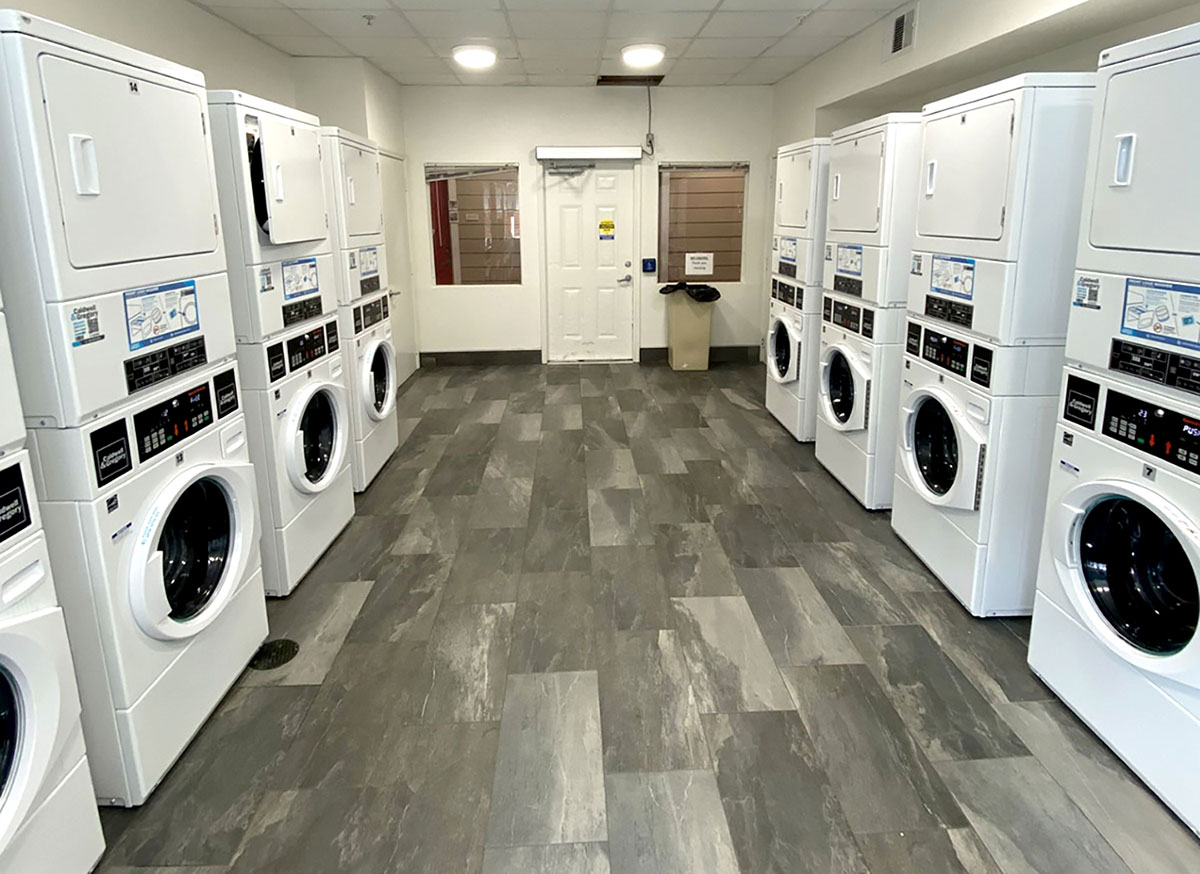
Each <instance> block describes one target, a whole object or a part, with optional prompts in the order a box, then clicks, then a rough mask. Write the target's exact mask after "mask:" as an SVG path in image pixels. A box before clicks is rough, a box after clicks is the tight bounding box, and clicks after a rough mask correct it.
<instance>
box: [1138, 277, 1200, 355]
mask: <svg viewBox="0 0 1200 874" xmlns="http://www.w3.org/2000/svg"><path fill="white" fill-rule="evenodd" d="M1121 333H1122V334H1125V335H1126V336H1129V337H1144V338H1146V339H1147V340H1157V341H1158V342H1160V343H1170V344H1171V345H1172V346H1182V347H1184V348H1185V349H1200V286H1195V285H1181V284H1179V283H1175V282H1158V281H1156V280H1153V279H1127V280H1125V306H1124V308H1123V312H1122V316H1121Z"/></svg>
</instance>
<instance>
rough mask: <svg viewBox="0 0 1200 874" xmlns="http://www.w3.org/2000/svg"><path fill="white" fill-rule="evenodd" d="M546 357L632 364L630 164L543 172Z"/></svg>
mask: <svg viewBox="0 0 1200 874" xmlns="http://www.w3.org/2000/svg"><path fill="white" fill-rule="evenodd" d="M543 173H544V179H545V197H546V237H547V246H546V277H547V294H548V296H549V300H548V307H547V309H548V323H549V346H548V349H547V358H548V359H549V360H550V361H597V360H599V361H632V360H633V293H634V292H633V289H634V276H635V275H636V272H635V270H634V265H633V258H634V227H633V215H634V213H633V204H634V180H633V174H634V165H633V163H632V162H623V161H613V162H600V163H598V164H597V166H595V167H593V168H589V169H584V170H582V171H581V172H575V171H574V170H572V172H571V173H569V174H558V173H554V172H551V170H550V169H549V168H547V169H546V170H544V171H543Z"/></svg>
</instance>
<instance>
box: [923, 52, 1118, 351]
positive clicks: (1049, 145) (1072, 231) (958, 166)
mask: <svg viewBox="0 0 1200 874" xmlns="http://www.w3.org/2000/svg"><path fill="white" fill-rule="evenodd" d="M1094 82H1095V75H1094V74H1092V73H1028V74H1025V75H1022V76H1014V77H1012V78H1010V79H1004V80H1002V81H1000V82H995V83H993V84H991V85H986V86H983V87H981V88H976V89H974V90H971V91H967V92H965V93H963V94H958V95H956V96H954V97H948V98H946V99H945V100H939V101H937V102H935V103H930V104H929V105H927V106H926V107H925V108H924V110H923V112H922V122H921V127H922V145H921V164H920V178H919V182H918V195H917V198H918V199H917V225H916V234H915V236H914V239H913V244H912V249H913V254H912V262H911V269H910V276H909V283H908V310H909V312H911V313H915V314H917V315H922V316H924V317H925V318H928V319H933V320H936V321H940V322H942V323H944V324H945V325H947V326H949V330H951V331H955V332H961V331H964V330H965V331H969V332H971V333H973V334H975V335H977V336H979V337H981V338H983V339H985V340H986V342H988V343H993V344H997V345H1002V346H1019V345H1062V343H1063V338H1064V337H1065V336H1066V332H1067V311H1068V310H1069V309H1070V306H1069V304H1068V298H1069V291H1068V289H1069V288H1070V282H1071V274H1072V272H1073V270H1074V266H1075V264H1074V262H1075V246H1076V242H1077V239H1078V233H1079V201H1080V198H1081V197H1082V194H1083V180H1084V173H1083V166H1084V162H1085V160H1086V155H1087V138H1088V131H1089V129H1090V124H1091V118H1092V101H1093V97H1094V91H1095V89H1094V87H1093V86H1094Z"/></svg>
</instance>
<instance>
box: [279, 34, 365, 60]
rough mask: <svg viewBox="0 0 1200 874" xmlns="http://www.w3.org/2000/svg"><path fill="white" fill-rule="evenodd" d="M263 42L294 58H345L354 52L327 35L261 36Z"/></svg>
mask: <svg viewBox="0 0 1200 874" xmlns="http://www.w3.org/2000/svg"><path fill="white" fill-rule="evenodd" d="M259 39H261V40H262V41H263V42H265V43H266V44H267V45H269V46H274V47H275V48H277V49H279V50H280V51H281V52H286V53H287V54H289V55H291V56H292V57H294V58H345V57H348V56H349V55H351V54H353V53H352V52H348V51H346V49H345V48H343V47H342V46H340V45H338V44H337V43H336V42H334V41H333V39H331V38H330V37H327V36H266V35H264V36H260V37H259Z"/></svg>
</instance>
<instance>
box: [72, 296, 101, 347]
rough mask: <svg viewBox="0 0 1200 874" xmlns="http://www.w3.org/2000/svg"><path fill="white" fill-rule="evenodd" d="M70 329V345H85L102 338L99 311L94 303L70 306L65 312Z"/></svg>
mask: <svg viewBox="0 0 1200 874" xmlns="http://www.w3.org/2000/svg"><path fill="white" fill-rule="evenodd" d="M67 321H68V322H69V323H70V329H71V345H72V346H86V345H87V344H88V343H95V342H97V341H99V340H103V339H104V332H103V331H101V330H100V313H99V311H98V310H97V309H96V305H95V304H94V303H90V304H86V305H84V306H77V307H72V308H71V312H69V313H68V314H67Z"/></svg>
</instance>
